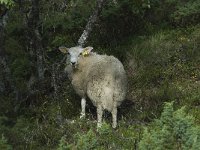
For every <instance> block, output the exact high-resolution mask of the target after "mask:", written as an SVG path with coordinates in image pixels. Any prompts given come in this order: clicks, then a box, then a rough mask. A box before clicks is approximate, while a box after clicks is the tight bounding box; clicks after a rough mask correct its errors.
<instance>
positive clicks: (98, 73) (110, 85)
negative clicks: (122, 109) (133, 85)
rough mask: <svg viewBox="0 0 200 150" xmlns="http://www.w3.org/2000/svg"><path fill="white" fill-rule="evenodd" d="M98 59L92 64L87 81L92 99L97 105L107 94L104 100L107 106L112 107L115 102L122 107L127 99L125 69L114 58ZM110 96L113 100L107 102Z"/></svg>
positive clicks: (104, 57) (102, 57)
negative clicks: (106, 94) (122, 103)
mask: <svg viewBox="0 0 200 150" xmlns="http://www.w3.org/2000/svg"><path fill="white" fill-rule="evenodd" d="M97 57H98V58H97ZM97 57H94V59H95V60H94V61H93V62H91V63H90V64H91V65H90V67H88V72H87V76H86V80H85V81H86V87H87V91H89V96H90V99H91V100H92V101H93V103H94V105H96V103H97V102H98V101H99V99H101V98H102V97H101V96H102V95H103V94H105V93H106V92H107V93H108V94H109V95H108V96H106V98H104V99H106V101H107V102H106V104H105V105H109V107H112V106H110V105H112V104H113V101H115V102H117V105H120V104H121V102H122V101H123V100H124V99H125V95H126V86H127V81H126V73H125V71H124V67H123V65H122V63H121V62H120V61H119V60H118V59H117V58H115V57H113V56H106V55H100V56H97ZM110 95H111V96H112V99H110V100H109V99H108V100H107V97H109V96H110ZM104 99H101V100H104ZM107 107H108V106H107ZM109 109H112V108H109Z"/></svg>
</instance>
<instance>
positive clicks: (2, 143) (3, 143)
mask: <svg viewBox="0 0 200 150" xmlns="http://www.w3.org/2000/svg"><path fill="white" fill-rule="evenodd" d="M0 149H2V150H12V146H11V145H9V144H8V143H7V139H6V138H5V137H4V135H3V134H2V135H1V139H0Z"/></svg>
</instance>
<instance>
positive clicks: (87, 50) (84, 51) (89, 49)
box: [82, 47, 93, 55]
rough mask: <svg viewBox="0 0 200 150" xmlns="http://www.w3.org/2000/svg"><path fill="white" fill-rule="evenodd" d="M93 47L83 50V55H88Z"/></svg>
mask: <svg viewBox="0 0 200 150" xmlns="http://www.w3.org/2000/svg"><path fill="white" fill-rule="evenodd" d="M92 49H93V47H86V48H84V49H83V52H82V54H83V55H88V54H89V53H90V52H91V51H92Z"/></svg>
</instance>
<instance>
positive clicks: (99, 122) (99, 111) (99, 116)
mask: <svg viewBox="0 0 200 150" xmlns="http://www.w3.org/2000/svg"><path fill="white" fill-rule="evenodd" d="M102 115H103V108H102V106H101V105H98V106H97V128H100V127H101V125H102Z"/></svg>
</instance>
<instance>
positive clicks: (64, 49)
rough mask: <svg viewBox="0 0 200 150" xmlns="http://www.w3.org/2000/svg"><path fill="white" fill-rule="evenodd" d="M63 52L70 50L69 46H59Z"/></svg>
mask: <svg viewBox="0 0 200 150" xmlns="http://www.w3.org/2000/svg"><path fill="white" fill-rule="evenodd" d="M58 49H59V50H60V51H61V52H62V53H65V54H66V53H67V52H68V48H66V47H65V46H60V47H59V48H58Z"/></svg>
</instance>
